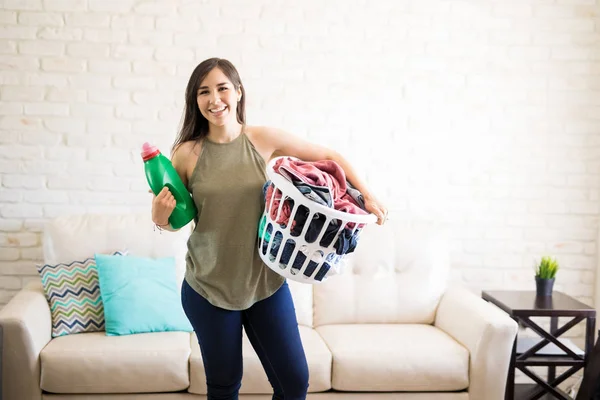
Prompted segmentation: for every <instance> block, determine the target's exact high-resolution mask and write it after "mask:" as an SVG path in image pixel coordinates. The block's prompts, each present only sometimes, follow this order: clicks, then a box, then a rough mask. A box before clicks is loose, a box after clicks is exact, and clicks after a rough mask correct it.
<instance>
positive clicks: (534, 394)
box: [482, 291, 596, 400]
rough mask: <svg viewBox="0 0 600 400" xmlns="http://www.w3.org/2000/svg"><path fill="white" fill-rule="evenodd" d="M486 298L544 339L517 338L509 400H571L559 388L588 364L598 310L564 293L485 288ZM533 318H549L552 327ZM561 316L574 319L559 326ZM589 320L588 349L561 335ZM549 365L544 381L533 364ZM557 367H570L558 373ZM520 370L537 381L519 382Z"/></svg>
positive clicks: (512, 357)
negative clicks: (544, 295)
mask: <svg viewBox="0 0 600 400" xmlns="http://www.w3.org/2000/svg"><path fill="white" fill-rule="evenodd" d="M482 298H483V299H484V300H486V301H489V302H490V303H492V304H494V305H496V306H497V307H499V308H500V309H502V310H504V311H505V312H506V313H508V315H510V316H511V317H512V318H513V319H514V320H515V321H516V322H517V323H519V324H521V325H524V326H526V327H527V328H530V329H531V330H532V331H534V332H535V333H537V334H538V335H539V336H540V338H522V337H517V338H516V339H515V343H514V345H513V351H512V355H511V361H510V366H509V371H508V379H507V382H506V394H505V399H506V400H537V399H562V400H571V397H569V396H568V395H567V394H566V393H564V392H563V391H561V390H560V389H559V388H558V385H560V384H561V383H562V382H564V381H565V380H566V379H567V378H569V377H570V376H572V375H573V374H574V373H576V372H577V371H579V370H580V369H581V368H584V367H585V366H586V365H587V362H588V358H589V354H590V353H591V350H592V346H593V345H594V335H595V331H596V310H595V309H594V308H592V307H590V306H588V305H586V304H583V303H581V302H580V301H578V300H576V299H574V298H573V297H570V296H568V295H566V294H564V293H562V292H554V293H553V295H552V296H549V297H537V296H536V294H535V291H484V292H483V293H482ZM531 317H549V318H550V329H549V331H546V330H544V329H543V328H542V327H540V326H539V325H538V324H536V323H534V322H533V321H532V320H531ZM559 317H572V319H571V320H570V321H569V322H567V323H566V324H564V325H563V326H562V327H560V328H559V327H558V318H559ZM583 320H586V333H585V349H584V350H581V349H579V348H578V347H577V346H575V344H573V343H572V342H571V341H570V340H568V339H559V337H560V336H561V335H563V334H564V333H565V332H567V331H568V330H570V329H571V328H573V327H574V326H575V325H577V324H578V323H579V322H581V321H583ZM539 366H545V367H548V378H547V380H543V379H542V378H541V377H539V376H538V375H537V374H535V373H534V372H532V371H531V370H530V369H529V367H539ZM556 367H570V368H569V369H568V370H567V371H565V372H564V373H562V374H561V375H560V376H558V377H557V376H556ZM516 369H519V370H520V371H522V372H523V373H524V374H525V375H527V376H528V377H529V378H531V379H532V380H533V381H534V382H536V383H535V384H526V385H515V370H516Z"/></svg>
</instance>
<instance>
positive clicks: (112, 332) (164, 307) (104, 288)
mask: <svg viewBox="0 0 600 400" xmlns="http://www.w3.org/2000/svg"><path fill="white" fill-rule="evenodd" d="M95 259H96V265H97V268H98V280H99V282H100V295H101V297H102V303H103V304H104V319H105V330H106V335H107V336H119V335H130V334H134V333H145V332H168V331H184V332H191V331H192V326H191V325H190V323H189V321H188V319H187V317H186V316H185V313H184V312H183V308H182V306H181V295H180V292H179V287H178V285H177V278H176V276H175V259H174V258H172V257H169V258H157V259H155V258H145V257H135V256H127V257H119V256H109V255H105V254H96V255H95Z"/></svg>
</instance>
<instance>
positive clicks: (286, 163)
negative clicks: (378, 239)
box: [273, 157, 368, 225]
mask: <svg viewBox="0 0 600 400" xmlns="http://www.w3.org/2000/svg"><path fill="white" fill-rule="evenodd" d="M273 169H274V170H275V172H277V173H279V174H280V175H283V176H285V177H287V178H288V179H289V180H292V179H295V180H299V181H302V182H304V183H308V184H310V185H315V186H327V187H329V188H330V189H331V194H332V200H333V208H334V209H336V210H338V211H343V212H347V213H350V214H362V215H366V214H368V213H367V212H366V211H365V210H363V209H362V208H360V206H359V205H358V204H357V203H356V201H355V200H354V199H353V198H352V196H350V195H349V194H348V193H347V192H346V190H347V186H346V174H345V173H344V170H343V169H342V167H340V166H339V164H338V163H336V162H335V161H332V160H322V161H313V162H308V161H300V160H294V159H292V158H289V157H283V158H280V159H279V160H277V161H276V162H275V165H274V166H273ZM286 203H287V202H286ZM284 205H285V203H284ZM288 218H289V214H288ZM352 225H354V224H352Z"/></svg>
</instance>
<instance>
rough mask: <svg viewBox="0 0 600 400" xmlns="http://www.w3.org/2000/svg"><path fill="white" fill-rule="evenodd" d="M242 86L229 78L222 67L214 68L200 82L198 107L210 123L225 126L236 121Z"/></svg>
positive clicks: (197, 97)
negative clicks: (236, 85)
mask: <svg viewBox="0 0 600 400" xmlns="http://www.w3.org/2000/svg"><path fill="white" fill-rule="evenodd" d="M241 97H242V91H241V88H239V87H238V88H236V87H235V85H234V84H233V83H232V82H231V81H230V80H229V78H227V76H226V75H225V74H224V73H223V71H221V69H219V68H218V67H217V68H213V69H212V70H211V71H210V72H209V73H208V74H207V75H206V77H205V78H204V79H203V80H202V82H200V87H199V88H198V92H197V94H196V100H197V103H198V109H199V110H200V113H202V115H203V116H204V118H206V119H207V120H208V122H209V123H210V124H213V125H216V126H223V125H226V124H228V123H235V122H236V112H237V107H238V101H239V100H240V99H241Z"/></svg>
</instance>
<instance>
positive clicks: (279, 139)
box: [257, 127, 388, 225]
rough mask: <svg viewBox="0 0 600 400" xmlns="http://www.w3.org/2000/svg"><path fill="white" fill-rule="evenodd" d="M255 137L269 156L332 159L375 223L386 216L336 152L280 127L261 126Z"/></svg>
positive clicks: (349, 166)
mask: <svg viewBox="0 0 600 400" xmlns="http://www.w3.org/2000/svg"><path fill="white" fill-rule="evenodd" d="M257 133H259V135H258V136H259V137H258V138H257V139H258V140H259V141H260V142H261V145H262V146H264V147H263V148H265V150H266V153H267V154H270V155H271V156H270V158H273V157H279V156H292V157H296V158H299V159H301V160H303V161H318V160H332V161H335V162H336V163H338V164H339V166H340V167H341V168H342V169H343V170H344V172H345V173H346V178H347V179H348V181H349V182H350V183H351V184H352V186H354V187H355V188H356V189H357V190H358V191H360V192H361V193H362V195H363V198H364V201H365V208H366V210H367V211H368V212H371V213H373V214H375V215H376V216H377V223H378V224H379V225H382V224H383V223H384V222H385V220H386V218H387V213H388V210H387V208H386V207H385V206H384V205H383V204H382V203H381V202H380V201H379V200H378V199H377V198H376V197H375V195H374V194H373V193H371V191H370V190H369V189H368V188H367V186H366V184H365V183H364V182H363V181H362V180H361V179H360V178H359V177H358V174H357V173H356V171H355V169H354V168H353V167H352V165H350V163H349V162H348V161H347V160H346V159H345V158H344V157H343V156H342V155H341V154H340V153H338V152H336V151H334V150H332V149H329V148H327V147H324V146H320V145H317V144H314V143H311V142H308V141H306V140H303V139H301V138H299V137H297V136H294V135H292V134H290V133H287V132H285V131H283V130H280V129H275V128H268V127H261V128H259V129H258V130H257Z"/></svg>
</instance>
